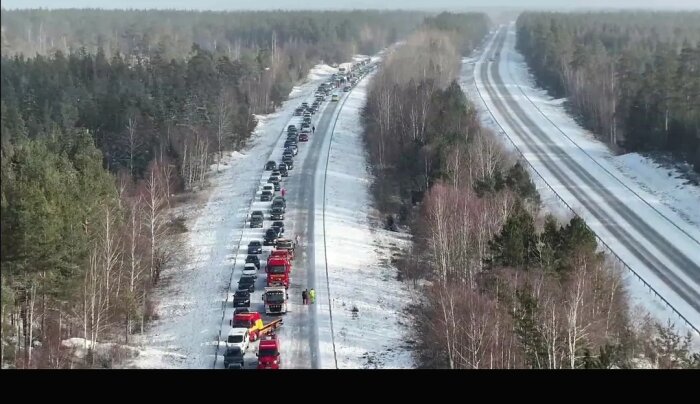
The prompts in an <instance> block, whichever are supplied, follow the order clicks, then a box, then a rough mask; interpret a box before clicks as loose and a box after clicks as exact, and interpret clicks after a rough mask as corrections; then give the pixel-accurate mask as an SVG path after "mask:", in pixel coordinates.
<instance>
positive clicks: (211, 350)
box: [126, 65, 336, 368]
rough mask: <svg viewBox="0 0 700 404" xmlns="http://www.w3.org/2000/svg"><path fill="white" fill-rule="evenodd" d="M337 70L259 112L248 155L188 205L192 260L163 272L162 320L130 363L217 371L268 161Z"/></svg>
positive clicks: (188, 256)
mask: <svg viewBox="0 0 700 404" xmlns="http://www.w3.org/2000/svg"><path fill="white" fill-rule="evenodd" d="M334 71H336V69H333V68H331V67H329V66H326V65H318V66H316V67H314V68H313V69H312V70H311V72H310V73H309V76H308V77H307V80H306V81H305V82H304V83H303V84H301V85H299V86H296V87H295V88H294V89H293V90H292V92H291V93H290V96H289V100H287V101H286V102H284V103H283V105H282V107H281V108H279V109H278V110H277V111H276V112H274V113H272V114H268V115H266V116H258V117H257V118H258V125H257V127H256V129H255V132H254V133H253V135H252V137H251V139H250V141H249V144H250V146H249V147H247V148H246V149H245V150H243V151H241V152H240V153H239V152H231V153H230V154H229V155H228V156H227V157H226V158H224V159H223V161H222V164H221V165H220V167H219V172H218V173H217V172H216V171H213V172H212V173H211V175H210V177H209V178H208V181H209V183H210V187H209V188H208V189H207V190H206V191H204V195H202V196H203V197H204V198H206V202H205V203H204V204H203V206H199V207H197V205H196V204H194V203H193V204H191V205H190V206H189V208H188V207H186V208H185V209H184V210H185V211H189V214H188V215H187V221H186V226H187V228H188V229H189V231H188V232H187V233H186V240H185V244H184V245H183V247H182V248H183V251H184V256H185V257H184V262H182V264H181V265H177V266H173V267H171V268H168V269H166V270H165V271H163V275H162V279H163V282H162V283H161V286H159V287H158V288H157V289H156V292H155V294H154V299H155V300H156V302H157V307H156V313H157V315H158V320H156V321H154V322H153V324H152V325H151V326H150V327H149V329H148V330H147V332H146V334H145V336H142V337H140V338H138V339H137V345H138V346H139V347H140V348H142V350H141V353H140V354H139V355H138V357H136V358H135V359H134V360H132V361H129V362H128V363H127V364H126V366H127V367H135V368H211V367H212V366H213V365H214V358H215V352H216V341H217V337H218V334H219V332H220V331H221V332H222V333H224V334H225V333H226V331H227V330H226V329H224V330H221V324H222V322H224V314H225V309H226V308H227V306H230V305H231V303H230V297H229V295H228V294H227V290H228V288H229V283H230V282H236V279H235V278H234V276H233V275H234V271H233V268H234V267H235V260H236V259H237V260H241V259H245V254H236V253H237V252H238V243H239V241H242V243H243V247H245V245H247V239H245V238H243V236H244V234H245V233H246V229H244V223H245V220H246V218H247V215H248V213H249V211H250V208H251V206H252V202H253V199H254V197H255V195H256V193H257V192H258V190H259V186H260V183H261V175H262V169H263V165H264V164H265V161H267V159H268V157H269V156H270V154H271V153H272V152H273V150H275V146H277V145H278V143H279V141H280V139H281V137H282V134H283V132H284V130H285V128H286V125H287V123H288V122H289V121H290V117H291V116H292V113H293V111H294V109H295V108H296V107H297V106H298V103H299V102H300V98H302V97H304V98H308V97H309V95H310V94H312V93H313V90H314V89H315V88H316V87H317V86H318V84H319V83H320V82H321V81H322V80H324V79H325V78H326V77H328V76H329V75H330V74H331V72H334ZM299 153H300V154H301V153H302V151H300V152H299ZM279 154H280V155H281V149H280V150H279ZM276 160H277V159H276ZM256 238H260V237H256ZM239 267H240V265H239ZM239 271H240V268H239ZM237 275H240V273H238V274H237ZM234 289H235V287H234ZM257 297H258V300H259V298H260V297H259V296H257ZM253 299H254V298H253V297H251V300H253ZM224 337H225V335H224Z"/></svg>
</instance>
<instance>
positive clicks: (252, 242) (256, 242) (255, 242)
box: [248, 240, 260, 245]
mask: <svg viewBox="0 0 700 404" xmlns="http://www.w3.org/2000/svg"><path fill="white" fill-rule="evenodd" d="M251 244H260V241H259V240H253V241H251V242H250V243H248V245H251Z"/></svg>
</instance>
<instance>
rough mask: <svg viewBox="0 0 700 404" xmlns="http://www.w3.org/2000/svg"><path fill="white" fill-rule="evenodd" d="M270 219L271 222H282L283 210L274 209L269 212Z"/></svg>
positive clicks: (279, 208)
mask: <svg viewBox="0 0 700 404" xmlns="http://www.w3.org/2000/svg"><path fill="white" fill-rule="evenodd" d="M270 219H271V220H284V208H282V207H274V208H272V210H271V211H270Z"/></svg>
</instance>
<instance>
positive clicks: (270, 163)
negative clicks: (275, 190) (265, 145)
mask: <svg viewBox="0 0 700 404" xmlns="http://www.w3.org/2000/svg"><path fill="white" fill-rule="evenodd" d="M275 168H277V166H276V165H275V162H274V161H268V162H267V164H265V171H271V170H274V169H275Z"/></svg>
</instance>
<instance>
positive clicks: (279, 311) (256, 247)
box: [223, 59, 370, 369]
mask: <svg viewBox="0 0 700 404" xmlns="http://www.w3.org/2000/svg"><path fill="white" fill-rule="evenodd" d="M369 61H370V60H369V59H366V60H363V61H361V62H358V63H355V64H344V65H346V66H347V67H343V65H341V67H340V68H339V72H338V73H337V74H333V75H332V76H331V78H330V80H328V81H327V82H324V83H322V84H321V85H320V86H319V87H318V88H317V90H316V92H315V93H314V94H313V101H311V104H309V102H302V103H301V105H300V106H299V107H297V108H296V109H295V110H294V113H293V117H292V118H291V120H290V122H289V125H288V126H287V128H286V139H285V141H284V144H283V151H282V154H281V158H280V159H279V160H278V161H275V160H270V161H267V162H266V163H265V164H264V173H265V174H264V175H263V176H262V177H261V185H260V188H259V190H258V192H257V193H256V201H255V202H254V203H253V207H252V208H251V213H250V215H249V216H248V217H247V218H246V227H248V228H250V229H260V236H259V237H260V238H259V239H253V240H250V241H249V242H248V244H247V246H244V245H241V246H240V248H241V249H242V250H243V249H245V250H243V251H244V253H245V255H246V257H245V263H244V265H243V271H242V273H241V276H240V278H239V279H238V281H237V283H236V284H234V285H236V290H231V294H232V296H233V307H234V311H233V318H231V319H230V320H229V325H230V329H229V331H228V333H227V334H226V339H225V349H224V360H223V364H224V367H225V368H227V369H243V368H246V367H252V366H251V365H248V366H246V362H247V361H246V354H247V353H248V351H249V349H252V348H254V342H255V341H259V344H258V347H257V352H256V353H255V355H256V356H257V368H258V369H279V368H280V362H281V356H280V355H281V353H280V342H279V338H278V335H277V333H276V330H277V329H278V328H279V327H280V326H281V325H282V323H283V322H282V318H281V315H283V314H285V313H287V311H288V300H289V293H288V291H287V289H288V288H289V285H290V277H291V274H292V268H293V261H294V257H295V250H296V247H297V243H298V242H299V237H298V236H295V235H288V234H287V233H286V232H285V214H286V209H287V196H288V194H287V189H286V187H285V184H286V183H287V179H288V178H289V175H290V172H292V171H294V159H295V157H297V155H298V153H299V146H300V144H301V143H307V142H309V141H310V139H311V138H312V137H313V135H314V132H315V129H316V128H315V119H314V116H315V115H316V114H317V113H318V112H319V110H320V108H321V106H322V105H323V103H324V102H325V101H326V100H327V99H328V98H329V97H330V99H331V100H332V101H337V100H338V99H339V97H338V94H334V93H333V92H334V91H335V90H336V89H340V90H341V91H349V90H345V88H348V86H350V87H352V86H354V85H355V84H356V83H357V82H358V80H359V79H360V78H362V77H363V76H364V75H366V74H367V73H368V72H369V69H370V66H368V65H369ZM273 154H277V153H274V152H273ZM268 173H269V176H268ZM266 177H267V179H265V178H266ZM263 181H264V182H263ZM260 202H265V204H264V205H262V206H261V204H260ZM264 255H267V256H266V257H265V258H263V256H264ZM261 273H264V275H259V274H261ZM258 281H260V282H259V283H260V284H263V285H264V286H263V287H262V288H261V289H258V291H259V292H262V299H261V300H260V301H258V298H256V299H252V296H253V293H254V292H255V291H256V283H258ZM232 288H233V286H232ZM260 304H262V305H261V306H260ZM253 306H258V307H259V308H258V311H256V310H255V309H254V308H253ZM262 313H264V315H263V314H262Z"/></svg>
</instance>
